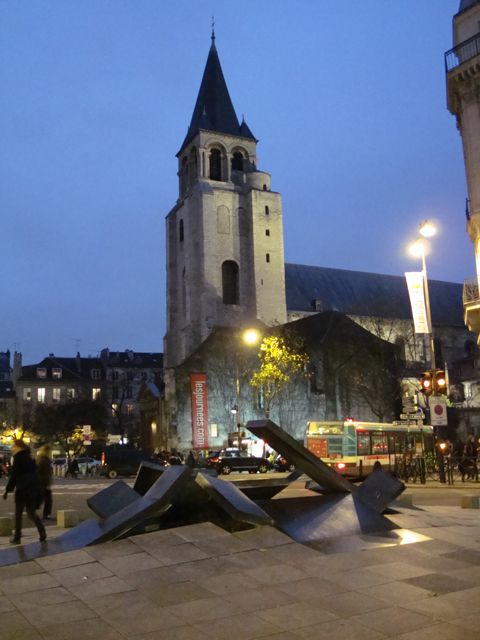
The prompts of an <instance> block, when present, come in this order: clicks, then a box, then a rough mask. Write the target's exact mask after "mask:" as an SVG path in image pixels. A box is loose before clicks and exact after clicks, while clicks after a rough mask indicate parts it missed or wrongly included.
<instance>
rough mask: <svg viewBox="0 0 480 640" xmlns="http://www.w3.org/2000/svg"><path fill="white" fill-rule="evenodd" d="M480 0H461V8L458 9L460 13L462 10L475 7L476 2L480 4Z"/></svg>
mask: <svg viewBox="0 0 480 640" xmlns="http://www.w3.org/2000/svg"><path fill="white" fill-rule="evenodd" d="M479 3H480V0H460V8H459V9H458V13H460V12H461V11H466V10H467V9H470V7H473V5H474V4H479Z"/></svg>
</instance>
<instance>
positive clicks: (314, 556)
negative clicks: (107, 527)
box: [0, 506, 480, 640]
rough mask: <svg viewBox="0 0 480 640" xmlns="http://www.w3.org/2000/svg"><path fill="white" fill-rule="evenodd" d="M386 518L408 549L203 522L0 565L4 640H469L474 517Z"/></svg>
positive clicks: (451, 510)
mask: <svg viewBox="0 0 480 640" xmlns="http://www.w3.org/2000/svg"><path fill="white" fill-rule="evenodd" d="M395 511H396V513H393V514H391V515H389V517H390V518H391V519H392V520H393V521H394V522H395V523H396V524H397V525H398V526H399V527H401V528H403V543H404V544H398V543H396V542H394V541H393V540H390V539H389V538H381V537H375V536H351V537H344V538H340V539H337V540H330V541H326V542H323V543H321V544H320V545H319V548H318V549H313V548H310V547H308V546H304V545H301V544H297V543H295V542H292V540H291V539H290V538H288V537H287V536H285V535H284V534H282V533H280V532H279V531H277V530H276V529H274V528H271V527H258V528H255V529H250V530H247V531H241V532H236V533H227V532H225V531H224V530H223V529H221V528H219V527H217V526H215V525H213V524H211V523H204V524H197V525H191V526H186V527H181V528H178V529H170V530H166V531H157V532H152V533H148V534H143V535H139V536H134V537H131V538H128V539H124V540H120V541H118V542H113V543H106V544H103V545H98V546H94V547H88V548H86V549H83V550H78V551H72V552H67V553H63V554H59V555H53V556H47V557H43V558H39V559H37V560H35V561H30V562H24V563H20V564H17V565H12V566H7V567H3V568H0V614H1V615H0V622H1V637H2V640H13V639H18V640H37V639H49V640H50V639H51V640H54V639H58V640H65V639H67V638H68V639H69V640H76V639H77V638H78V639H82V640H89V639H90V638H101V639H102V640H114V639H117V638H118V639H121V638H133V639H135V640H147V639H150V638H151V639H153V638H160V637H161V638H162V640H170V639H172V640H173V639H175V640H187V639H190V638H192V639H193V638H195V639H200V640H201V639H202V638H210V639H211V640H216V639H217V638H218V639H220V638H221V639H222V640H223V639H224V638H225V637H230V638H232V640H233V639H235V640H236V639H238V640H248V639H253V638H278V639H279V640H280V639H282V640H289V639H293V638H295V639H298V638H328V639H329V640H331V638H336V637H338V638H341V639H342V640H363V639H365V640H377V639H381V638H401V639H403V640H410V639H412V640H413V639H415V640H427V639H430V638H432V639H435V640H443V639H451V638H452V639H454V638H458V639H459V640H460V639H461V640H469V639H470V638H471V639H472V640H473V639H478V638H479V637H480V545H479V542H480V511H479V510H476V509H461V508H460V506H455V507H454V506H427V507H421V508H416V507H413V508H409V507H399V508H398V509H397V508H396V509H395ZM48 531H49V538H50V539H52V538H54V537H55V535H56V534H58V532H60V529H58V528H56V527H52V526H51V527H49V529H48ZM34 533H35V532H34V531H33V530H32V529H27V530H26V531H25V537H24V542H25V543H28V542H29V541H33V540H34V539H35V537H36V536H35V535H34ZM419 538H420V539H421V540H422V541H421V542H414V540H418V539H419ZM0 543H1V547H3V548H5V547H4V545H6V544H8V541H7V539H6V538H1V539H0ZM1 547H0V549H1Z"/></svg>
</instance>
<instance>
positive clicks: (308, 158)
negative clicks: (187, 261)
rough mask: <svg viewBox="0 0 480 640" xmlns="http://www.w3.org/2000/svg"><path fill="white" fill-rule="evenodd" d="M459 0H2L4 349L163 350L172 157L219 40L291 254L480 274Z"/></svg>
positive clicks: (374, 268) (331, 263) (320, 260)
mask: <svg viewBox="0 0 480 640" xmlns="http://www.w3.org/2000/svg"><path fill="white" fill-rule="evenodd" d="M458 5H459V0H361V1H360V0H303V1H300V0H244V1H243V2H241V3H239V2H233V1H231V0H222V1H219V0H208V1H204V0H163V1H160V0H141V1H140V0H76V1H74V0H24V1H22V2H19V1H17V0H1V1H0V60H1V62H0V86H1V87H2V100H1V101H0V127H1V128H0V133H1V136H0V139H1V145H0V211H1V235H0V238H1V248H2V249H1V261H2V266H3V269H2V273H3V277H2V279H1V285H0V300H1V321H0V350H6V349H10V350H12V351H13V350H14V349H16V350H19V351H21V352H22V354H23V361H24V363H26V364H28V363H34V362H37V361H38V360H40V359H41V358H43V357H44V356H46V355H48V353H50V352H53V353H55V355H58V356H70V355H73V354H74V353H75V352H76V350H77V348H78V349H79V350H80V352H81V354H82V355H85V356H86V355H92V356H94V355H96V354H97V353H98V352H99V350H100V349H101V348H103V347H109V348H111V349H112V350H124V349H134V350H137V351H162V350H163V335H164V332H165V316H166V302H165V231H164V227H165V216H166V215H167V213H168V212H169V210H170V209H171V208H172V207H173V205H174V204H175V202H176V199H177V196H178V184H177V175H176V172H177V164H176V158H175V154H176V152H177V151H178V149H179V147H180V144H181V142H182V141H183V138H184V136H185V134H186V131H187V128H188V125H189V122H190V118H191V116H192V111H193V107H194V104H195V100H196V97H197V92H198V89H199V86H200V81H201V77H202V73H203V70H204V66H205V62H206V59H207V55H208V50H209V47H210V23H211V15H212V14H214V15H215V23H216V27H215V30H216V45H217V49H218V52H219V56H220V60H221V63H222V67H223V72H224V75H225V78H226V81H227V85H228V87H229V90H230V95H231V98H232V101H233V104H234V106H235V109H236V111H237V115H238V116H239V118H241V117H242V114H245V118H246V121H247V123H248V125H249V126H250V128H251V130H252V131H253V133H254V135H255V136H256V137H257V138H258V139H259V143H258V147H257V151H258V167H259V169H262V170H265V171H268V172H270V173H271V176H272V189H273V190H275V191H279V192H280V193H281V195H282V198H283V214H284V234H285V258H286V261H287V262H295V263H300V264H310V265H319V266H326V267H338V268H343V269H354V270H359V271H370V272H375V273H388V274H394V275H403V273H404V271H406V270H407V271H408V270H417V269H420V264H419V263H418V260H417V261H415V260H412V259H411V258H409V257H408V256H407V254H406V251H405V246H406V244H407V243H408V242H409V240H413V239H415V237H416V235H417V229H418V224H419V222H420V221H422V220H423V219H425V218H434V219H436V220H437V221H438V223H439V225H440V233H439V235H438V236H437V237H436V238H435V239H434V240H433V242H432V250H431V254H430V255H429V257H428V269H429V276H430V278H432V279H440V280H448V281H453V282H462V281H463V280H464V279H465V278H467V277H470V276H472V275H473V274H474V273H475V267H474V257H473V246H472V244H471V243H470V241H469V239H468V236H467V234H466V231H465V197H466V184H465V176H464V166H463V157H462V147H461V139H460V136H459V133H458V131H457V129H456V125H455V119H454V117H453V116H451V115H450V114H449V113H448V111H447V108H446V90H445V71H444V58H443V54H444V52H445V51H446V50H448V49H450V48H451V47H452V17H453V15H454V13H455V12H456V11H457V10H458Z"/></svg>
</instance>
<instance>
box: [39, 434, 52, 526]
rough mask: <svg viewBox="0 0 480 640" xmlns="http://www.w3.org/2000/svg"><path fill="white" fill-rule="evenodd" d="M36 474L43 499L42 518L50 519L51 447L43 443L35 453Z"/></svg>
mask: <svg viewBox="0 0 480 640" xmlns="http://www.w3.org/2000/svg"><path fill="white" fill-rule="evenodd" d="M37 474H38V480H39V482H40V490H41V492H42V500H43V515H42V519H43V520H50V516H51V514H52V476H53V467H52V449H51V447H50V445H48V444H45V445H43V447H41V448H40V449H39V450H38V453H37Z"/></svg>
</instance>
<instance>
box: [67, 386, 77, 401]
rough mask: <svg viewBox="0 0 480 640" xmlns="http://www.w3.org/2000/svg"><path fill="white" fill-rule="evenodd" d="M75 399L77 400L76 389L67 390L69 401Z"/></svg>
mask: <svg viewBox="0 0 480 640" xmlns="http://www.w3.org/2000/svg"><path fill="white" fill-rule="evenodd" d="M74 399H75V389H73V388H72V387H71V388H70V389H67V400H74Z"/></svg>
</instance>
